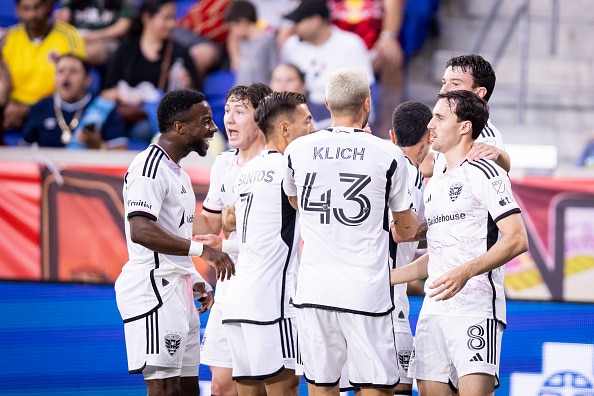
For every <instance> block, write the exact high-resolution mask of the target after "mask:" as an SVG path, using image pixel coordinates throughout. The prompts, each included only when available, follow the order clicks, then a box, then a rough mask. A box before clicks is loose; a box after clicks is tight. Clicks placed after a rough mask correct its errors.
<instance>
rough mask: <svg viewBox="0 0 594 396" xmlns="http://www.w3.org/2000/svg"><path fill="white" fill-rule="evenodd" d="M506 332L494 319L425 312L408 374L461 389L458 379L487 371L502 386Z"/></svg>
mask: <svg viewBox="0 0 594 396" xmlns="http://www.w3.org/2000/svg"><path fill="white" fill-rule="evenodd" d="M502 335H503V326H502V325H501V323H498V322H497V321H496V320H494V319H485V318H476V317H469V316H438V315H423V316H421V317H419V321H418V323H417V330H416V333H415V348H414V353H413V355H412V357H411V361H410V366H409V369H408V375H409V376H410V377H412V378H416V379H418V380H428V381H437V382H443V383H449V384H451V385H452V386H453V387H454V388H456V389H457V388H458V378H460V377H462V376H464V375H468V374H476V373H484V374H489V375H492V376H494V377H495V379H496V386H498V385H499V355H500V352H501V337H502Z"/></svg>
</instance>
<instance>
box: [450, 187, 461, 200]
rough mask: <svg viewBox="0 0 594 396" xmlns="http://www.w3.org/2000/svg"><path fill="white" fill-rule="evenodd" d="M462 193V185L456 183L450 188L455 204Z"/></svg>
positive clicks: (451, 198) (451, 197)
mask: <svg viewBox="0 0 594 396" xmlns="http://www.w3.org/2000/svg"><path fill="white" fill-rule="evenodd" d="M461 192H462V183H454V184H452V185H451V186H450V201H452V202H454V201H455V200H456V199H458V196H459V195H460V193H461Z"/></svg>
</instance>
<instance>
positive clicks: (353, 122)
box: [331, 116, 363, 129]
mask: <svg viewBox="0 0 594 396" xmlns="http://www.w3.org/2000/svg"><path fill="white" fill-rule="evenodd" d="M339 126H342V127H350V128H359V129H362V128H363V120H362V119H361V118H359V117H349V116H339V117H337V116H334V117H332V125H331V127H332V128H336V127H339Z"/></svg>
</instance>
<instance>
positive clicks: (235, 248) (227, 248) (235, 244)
mask: <svg viewBox="0 0 594 396" xmlns="http://www.w3.org/2000/svg"><path fill="white" fill-rule="evenodd" d="M222 245H223V246H222V247H221V250H222V251H223V252H224V253H227V254H233V253H239V240H238V239H237V238H235V239H231V240H229V239H223V243H222Z"/></svg>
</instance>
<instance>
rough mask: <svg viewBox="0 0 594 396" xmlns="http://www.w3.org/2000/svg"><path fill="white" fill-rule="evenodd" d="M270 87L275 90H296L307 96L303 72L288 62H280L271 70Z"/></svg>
mask: <svg viewBox="0 0 594 396" xmlns="http://www.w3.org/2000/svg"><path fill="white" fill-rule="evenodd" d="M270 88H272V90H273V91H276V92H282V91H289V92H298V93H300V94H303V95H305V96H307V89H305V73H303V72H302V71H301V70H299V68H298V67H297V66H295V65H292V64H290V63H280V64H278V65H277V66H276V67H275V68H274V70H273V71H272V77H271V78H270Z"/></svg>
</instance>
